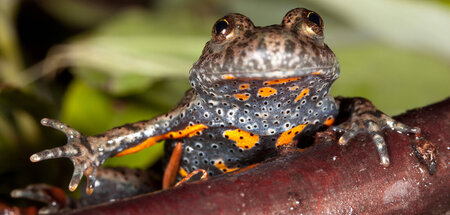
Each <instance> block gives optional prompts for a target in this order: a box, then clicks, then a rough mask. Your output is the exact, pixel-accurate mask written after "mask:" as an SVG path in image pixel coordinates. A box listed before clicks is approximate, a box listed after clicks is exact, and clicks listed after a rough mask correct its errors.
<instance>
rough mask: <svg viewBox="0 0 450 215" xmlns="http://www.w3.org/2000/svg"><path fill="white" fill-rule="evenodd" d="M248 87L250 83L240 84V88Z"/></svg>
mask: <svg viewBox="0 0 450 215" xmlns="http://www.w3.org/2000/svg"><path fill="white" fill-rule="evenodd" d="M248 87H249V85H248V84H241V85H240V86H239V89H241V90H245V89H248Z"/></svg>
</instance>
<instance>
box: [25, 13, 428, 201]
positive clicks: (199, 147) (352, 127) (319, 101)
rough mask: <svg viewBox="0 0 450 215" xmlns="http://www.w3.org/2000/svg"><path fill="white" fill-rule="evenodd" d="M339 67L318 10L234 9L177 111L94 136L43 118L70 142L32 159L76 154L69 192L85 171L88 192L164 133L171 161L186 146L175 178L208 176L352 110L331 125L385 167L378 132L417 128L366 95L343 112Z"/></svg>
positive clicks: (268, 153) (267, 153)
mask: <svg viewBox="0 0 450 215" xmlns="http://www.w3.org/2000/svg"><path fill="white" fill-rule="evenodd" d="M339 71H340V68H339V63H338V60H337V58H336V56H335V55H334V53H333V52H332V51H331V49H330V48H328V46H327V45H326V44H325V43H324V36H323V21H322V19H321V18H320V16H319V15H318V14H317V13H315V12H313V11H310V10H307V9H303V8H297V9H293V10H291V11H289V12H288V13H287V14H286V16H285V17H284V18H283V20H282V23H281V24H280V25H271V26H266V27H256V26H254V24H253V23H252V22H251V21H250V19H249V18H247V17H245V16H244V15H241V14H229V15H227V16H225V17H223V18H221V19H219V20H218V21H217V22H216V24H215V25H214V26H213V30H212V39H211V40H210V41H209V42H207V43H206V45H205V48H204V49H203V52H202V55H201V56H200V58H199V60H198V61H197V62H196V63H195V64H194V65H193V67H192V69H191V70H190V83H191V86H192V89H190V90H189V91H188V92H187V93H186V95H185V97H184V98H183V99H182V100H181V101H180V102H179V104H178V105H177V106H176V107H175V108H174V109H173V110H172V111H170V112H169V113H167V114H165V115H161V116H158V117H155V118H153V119H150V120H147V121H141V122H137V123H133V124H127V125H124V126H121V127H117V128H113V129H111V130H109V131H107V132H105V133H103V134H100V135H97V136H90V137H85V136H83V135H81V134H80V133H79V132H78V131H76V130H74V129H72V128H70V127H68V126H67V125H65V124H63V123H61V122H58V121H55V120H49V119H43V120H42V124H43V125H45V126H50V127H53V128H56V129H59V130H61V131H63V132H64V133H66V134H67V136H68V144H66V145H64V146H61V147H57V148H54V149H49V150H44V151H42V152H39V153H36V154H34V155H32V156H31V160H32V161H33V162H37V161H41V160H45V159H52V158H59V157H67V158H70V159H71V160H72V161H73V163H74V165H75V171H74V174H73V177H72V180H71V182H70V185H69V188H70V190H74V189H76V187H77V186H78V184H79V182H80V180H81V178H82V176H83V175H85V176H86V177H87V193H92V191H93V189H94V182H95V181H96V176H97V168H98V167H99V166H100V165H101V164H102V163H103V162H104V161H105V160H106V159H107V158H108V157H111V156H117V155H119V156H121V155H126V154H129V153H133V152H136V151H138V150H140V149H142V148H145V147H147V146H150V145H152V144H154V143H156V142H158V141H160V140H164V139H165V140H166V144H165V149H166V159H165V160H169V156H170V155H171V154H172V151H173V149H174V147H175V145H177V144H178V143H181V145H182V153H181V158H180V160H181V163H180V167H179V168H177V169H179V176H180V177H179V179H181V177H184V176H186V175H187V174H188V173H190V172H194V171H197V170H199V169H203V170H205V171H206V172H207V173H208V174H209V175H211V176H212V175H217V174H222V173H224V172H231V171H234V170H237V169H238V168H242V167H245V166H248V165H251V164H255V163H258V162H260V161H262V160H265V159H267V158H269V157H272V156H274V155H276V154H277V152H279V151H280V150H285V149H286V148H290V147H295V144H292V143H293V142H295V141H296V140H297V138H299V137H301V136H303V135H306V136H310V135H313V134H314V133H315V132H316V131H318V130H319V129H321V128H323V127H326V126H331V125H332V124H333V121H334V119H336V117H337V116H338V113H339V112H348V113H350V116H351V117H350V118H349V120H348V121H347V122H345V123H343V124H341V125H339V126H338V127H334V130H336V131H340V132H342V133H343V136H342V137H341V138H340V144H342V145H344V144H346V143H347V142H348V140H349V139H351V138H352V137H354V136H355V135H356V134H358V133H368V134H370V135H371V136H372V138H373V140H374V143H375V145H376V147H377V150H378V152H379V155H380V159H381V164H382V165H385V166H387V165H389V157H388V152H387V148H386V144H385V142H384V139H383V134H382V129H385V128H391V129H394V130H397V131H399V132H412V133H416V134H417V135H418V134H419V130H418V129H416V128H409V127H407V126H405V125H403V124H401V123H398V122H396V121H394V120H393V119H391V118H390V117H388V116H386V115H385V114H383V113H381V112H379V111H378V110H377V109H376V108H375V107H374V106H373V105H372V104H371V103H370V102H369V101H367V100H365V99H361V98H354V99H353V100H352V102H351V104H352V105H349V106H346V107H345V108H341V109H340V107H339V104H340V102H339V101H340V98H337V99H336V100H335V99H334V98H333V97H332V96H330V95H329V89H330V87H331V85H332V84H333V82H334V81H335V80H336V79H337V78H338V76H339ZM175 160H176V159H175ZM171 169H173V168H171ZM205 171H203V172H205ZM168 175H171V174H168Z"/></svg>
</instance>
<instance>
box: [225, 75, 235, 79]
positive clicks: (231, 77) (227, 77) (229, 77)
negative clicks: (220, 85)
mask: <svg viewBox="0 0 450 215" xmlns="http://www.w3.org/2000/svg"><path fill="white" fill-rule="evenodd" d="M222 78H223V79H225V80H232V79H236V77H234V76H233V75H222Z"/></svg>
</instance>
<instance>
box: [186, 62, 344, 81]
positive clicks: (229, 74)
mask: <svg viewBox="0 0 450 215" xmlns="http://www.w3.org/2000/svg"><path fill="white" fill-rule="evenodd" d="M338 73H339V66H323V67H310V68H302V69H275V70H269V71H265V70H255V71H241V70H237V71H226V70H224V71H196V70H192V73H191V77H195V78H198V79H200V80H207V81H216V80H233V79H240V80H244V79H264V80H268V79H275V78H293V77H304V76H309V75H325V76H327V75H331V74H338Z"/></svg>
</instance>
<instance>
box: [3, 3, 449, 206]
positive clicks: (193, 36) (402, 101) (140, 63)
mask: <svg viewBox="0 0 450 215" xmlns="http://www.w3.org/2000/svg"><path fill="white" fill-rule="evenodd" d="M449 5H450V4H449V2H448V1H444V0H441V1H413V0H411V1H406V0H404V1H390V0H378V1H371V0H341V1H334V0H320V1H312V0H310V1H294V0H285V1H270V0H259V1H256V0H248V1H240V0H229V1H218V0H197V1H181V0H168V1H162V0H161V1H157V0H154V1H146V0H132V1H120V0H110V1H107V0H95V1H92V0H42V1H38V0H35V1H20V0H2V1H0V178H1V179H0V180H1V181H0V201H9V199H8V193H9V191H10V190H11V189H12V188H15V187H24V186H25V185H26V184H29V183H36V182H46V183H50V184H55V185H59V186H64V187H65V186H67V184H68V180H69V177H70V175H71V171H72V168H71V167H70V166H71V164H70V163H69V162H67V161H62V160H61V159H59V160H53V161H48V162H47V161H46V162H41V163H38V164H31V163H30V162H29V160H28V156H29V155H30V154H31V153H33V152H36V151H39V150H42V149H44V148H49V147H54V146H59V145H62V144H65V137H64V135H62V134H61V133H59V132H57V131H56V130H52V129H49V128H43V127H42V126H40V125H39V120H40V119H41V118H43V117H49V118H55V119H59V120H62V121H64V122H65V123H67V124H69V125H71V126H72V127H74V128H76V129H78V130H79V131H81V132H83V133H84V134H87V135H93V134H98V133H101V132H103V131H106V130H107V129H109V128H112V127H114V126H119V125H122V124H124V123H129V122H134V121H139V120H144V119H150V118H151V117H154V116H156V115H158V114H161V113H164V112H165V111H167V110H169V109H170V108H171V107H172V106H173V105H174V104H175V103H176V102H177V101H178V100H179V99H180V98H181V97H182V96H183V94H184V92H185V91H186V90H187V89H188V88H189V85H188V81H187V77H188V71H189V68H190V66H191V65H192V64H193V63H194V62H195V61H196V59H197V58H198V56H199V55H200V53H201V50H202V48H203V46H204V44H205V43H206V42H207V41H208V40H209V36H210V31H211V30H210V29H211V27H212V25H213V24H214V22H215V21H216V20H217V19H218V18H220V17H222V16H223V15H224V14H226V13H229V12H239V13H243V14H245V15H247V16H249V17H250V18H251V19H252V20H253V21H254V23H255V24H256V25H270V24H274V23H279V22H280V21H281V19H282V17H283V15H284V14H285V13H286V12H287V11H288V10H290V9H292V8H295V7H307V8H310V9H313V10H315V11H317V12H318V13H319V14H321V16H322V17H323V19H324V21H325V27H326V32H325V36H326V39H325V41H326V42H327V44H328V45H329V46H330V47H331V48H332V49H333V50H334V51H335V53H336V55H337V56H338V58H339V60H340V62H341V67H342V68H341V78H340V79H338V81H337V82H336V84H335V85H334V86H333V89H332V91H333V95H343V96H362V97H367V98H369V99H371V100H372V101H374V103H375V104H376V105H377V107H379V108H380V109H381V110H383V111H385V112H386V113H388V114H398V113H401V112H403V111H405V110H406V109H411V108H414V107H418V106H424V105H427V104H429V103H432V102H436V101H438V100H441V99H444V98H446V97H448V96H449V93H450V86H449V82H450V63H449V62H450V61H449V60H450V41H449V39H450V37H448V35H450V27H449V25H448V23H450V7H449ZM30 7H31V8H35V10H37V11H39V14H38V15H41V16H47V17H49V19H51V20H53V22H55V23H58V25H51V26H46V25H45V23H44V24H42V23H37V24H36V23H35V21H36V20H34V19H33V16H31V15H30V13H28V11H24V10H25V9H24V8H30ZM30 17H31V18H30ZM18 20H19V21H20V22H19V21H18ZM55 28H57V29H55ZM24 29H26V31H25V30H24ZM21 32H33V33H32V34H21ZM47 32H66V35H68V36H64V35H63V36H61V35H50V34H48V33H47ZM73 32H75V33H73ZM39 36H40V37H39ZM58 36H59V37H58ZM42 37H45V38H47V37H48V38H49V40H50V43H49V44H46V47H45V50H44V52H45V53H47V54H46V55H39V54H33V53H38V52H36V50H35V49H36V47H35V45H36V44H39V45H41V46H42V44H43V43H44V41H42V40H33V39H34V38H42ZM51 39H54V40H51ZM30 41H31V42H30ZM61 41H63V42H61ZM161 154H162V144H159V145H157V146H155V147H152V148H150V149H146V150H144V151H142V152H139V153H136V154H134V155H130V156H126V157H123V158H112V159H109V160H108V161H107V163H106V164H107V165H113V166H116V165H128V166H132V167H137V168H146V167H148V166H150V165H152V164H153V163H154V162H155V161H156V160H157V159H158V158H159V156H161Z"/></svg>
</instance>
